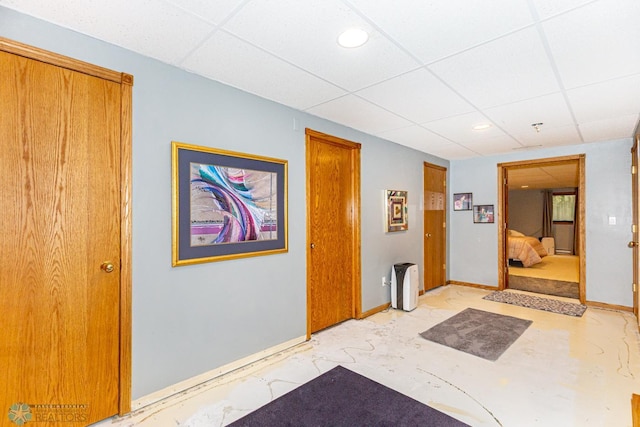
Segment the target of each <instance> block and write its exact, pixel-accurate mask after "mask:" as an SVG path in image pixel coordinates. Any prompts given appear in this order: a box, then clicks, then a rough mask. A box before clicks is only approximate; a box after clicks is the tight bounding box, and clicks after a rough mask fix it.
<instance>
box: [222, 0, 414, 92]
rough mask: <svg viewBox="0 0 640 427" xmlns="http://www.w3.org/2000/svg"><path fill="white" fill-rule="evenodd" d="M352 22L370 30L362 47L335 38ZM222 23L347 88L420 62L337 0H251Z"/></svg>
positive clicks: (410, 67) (366, 82) (370, 82)
mask: <svg viewBox="0 0 640 427" xmlns="http://www.w3.org/2000/svg"><path fill="white" fill-rule="evenodd" d="M267 18H268V19H267ZM351 27H359V28H362V29H364V30H367V31H368V32H369V33H370V39H369V41H368V42H367V43H366V44H365V45H364V46H362V47H361V48H358V49H345V48H341V47H340V46H338V44H337V37H338V35H339V34H340V33H342V32H343V31H344V30H346V29H349V28H351ZM224 28H225V29H227V30H228V31H230V32H232V33H233V34H236V35H238V36H239V37H241V38H243V39H245V40H247V41H249V42H251V43H253V44H255V45H256V46H259V47H261V48H262V49H265V50H266V51H268V52H271V53H273V54H275V55H277V56H279V57H281V58H283V59H285V60H287V61H289V62H291V63H293V64H295V65H297V66H299V67H301V68H304V69H306V70H308V71H310V72H311V73H314V74H316V75H317V76H319V77H322V78H324V79H326V80H328V81H330V82H332V83H334V84H336V85H338V86H340V87H342V88H345V89H347V90H351V91H353V90H357V89H361V88H363V87H366V86H369V85H371V84H374V83H377V82H379V81H381V80H384V79H387V78H390V77H394V76H397V75H399V74H401V73H403V72H406V71H407V70H408V69H412V68H417V67H418V66H419V63H418V62H417V61H415V60H414V59H413V58H411V57H410V56H409V55H407V54H406V53H405V52H404V51H403V50H401V49H399V48H398V47H397V46H396V45H395V44H393V43H391V41H389V40H388V39H387V38H385V37H383V36H382V35H381V34H380V33H378V32H376V31H375V30H374V28H373V27H372V26H371V25H369V24H368V23H367V22H366V21H364V20H363V19H362V18H361V17H360V16H359V15H357V14H356V13H354V12H353V11H352V10H351V9H349V8H348V7H347V6H345V5H344V4H343V3H342V2H340V1H338V0H305V2H304V7H301V6H300V2H299V1H297V0H279V1H275V2H274V1H269V0H254V1H252V2H250V3H248V4H247V5H246V6H245V7H244V8H242V10H241V11H240V12H239V13H237V14H236V15H235V16H234V17H233V18H232V19H230V20H229V22H228V23H226V24H225V26H224Z"/></svg>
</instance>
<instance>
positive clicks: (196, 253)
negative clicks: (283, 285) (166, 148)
mask: <svg viewBox="0 0 640 427" xmlns="http://www.w3.org/2000/svg"><path fill="white" fill-rule="evenodd" d="M171 160H172V190H173V191H172V196H173V198H172V205H173V206H172V208H173V242H172V265H173V266H174V267H176V266H181V265H189V264H197V263H203V262H211V261H222V260H227V259H234V258H241V257H250V256H258V255H270V254H276V253H281V252H287V250H288V236H287V161H286V160H280V159H273V158H269V157H262V156H257V155H252V154H243V153H236V152H232V151H225V150H218V149H215V148H210V147H202V146H196V145H189V144H184V143H181V142H175V141H174V142H172V156H171Z"/></svg>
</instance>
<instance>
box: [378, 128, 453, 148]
mask: <svg viewBox="0 0 640 427" xmlns="http://www.w3.org/2000/svg"><path fill="white" fill-rule="evenodd" d="M377 136H379V137H380V138H384V139H386V140H389V141H392V142H395V143H398V144H402V145H406V146H407V147H411V148H415V149H416V150H421V151H428V148H430V147H433V148H435V147H440V146H442V145H449V144H451V141H448V140H446V139H444V138H442V137H441V136H438V135H436V134H434V133H433V132H429V131H428V130H426V129H425V128H423V127H421V126H418V125H413V126H407V127H404V128H400V129H393V130H389V131H385V132H380V133H379V134H378V135H377Z"/></svg>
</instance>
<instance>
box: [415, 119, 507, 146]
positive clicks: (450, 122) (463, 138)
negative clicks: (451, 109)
mask: <svg viewBox="0 0 640 427" xmlns="http://www.w3.org/2000/svg"><path fill="white" fill-rule="evenodd" d="M488 122H490V121H489V120H487V119H486V118H485V117H484V116H483V115H482V114H480V113H477V112H474V113H469V114H463V115H460V116H455V117H448V118H446V119H441V120H436V121H433V122H429V123H423V124H422V126H423V127H424V128H426V129H428V130H430V131H432V132H435V133H437V134H438V135H441V136H443V137H444V138H447V139H449V140H451V141H453V142H457V143H459V144H463V145H467V144H472V143H479V142H482V141H487V140H491V139H494V138H497V137H503V136H506V135H505V133H504V132H502V131H501V130H500V129H498V128H497V127H495V126H493V127H491V128H489V129H485V130H481V131H475V130H473V127H474V126H475V125H477V124H480V123H488Z"/></svg>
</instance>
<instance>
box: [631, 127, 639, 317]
mask: <svg viewBox="0 0 640 427" xmlns="http://www.w3.org/2000/svg"><path fill="white" fill-rule="evenodd" d="M638 150H640V120H639V121H638V123H637V124H636V129H635V131H634V133H633V146H632V147H631V156H632V160H631V163H632V169H631V179H632V180H633V182H632V187H631V191H632V195H631V196H632V197H631V199H632V203H633V209H632V213H633V219H632V221H631V222H632V224H633V226H632V230H631V242H635V244H636V246H634V247H633V251H634V256H633V262H634V266H633V283H632V287H633V288H632V293H633V314H635V316H636V323H637V326H638V328H639V329H640V316H638V310H639V307H640V290H639V289H638V285H640V283H638V281H639V278H638V275H639V274H640V273H639V272H640V265H639V263H640V257H639V256H638V251H639V250H640V249H639V248H638V246H637V244H638V235H639V234H640V230H638V227H640V206H638V203H640V200H638V196H639V194H638V192H640V175H639V174H640V171H638V156H639V153H638ZM631 242H630V244H631Z"/></svg>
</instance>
